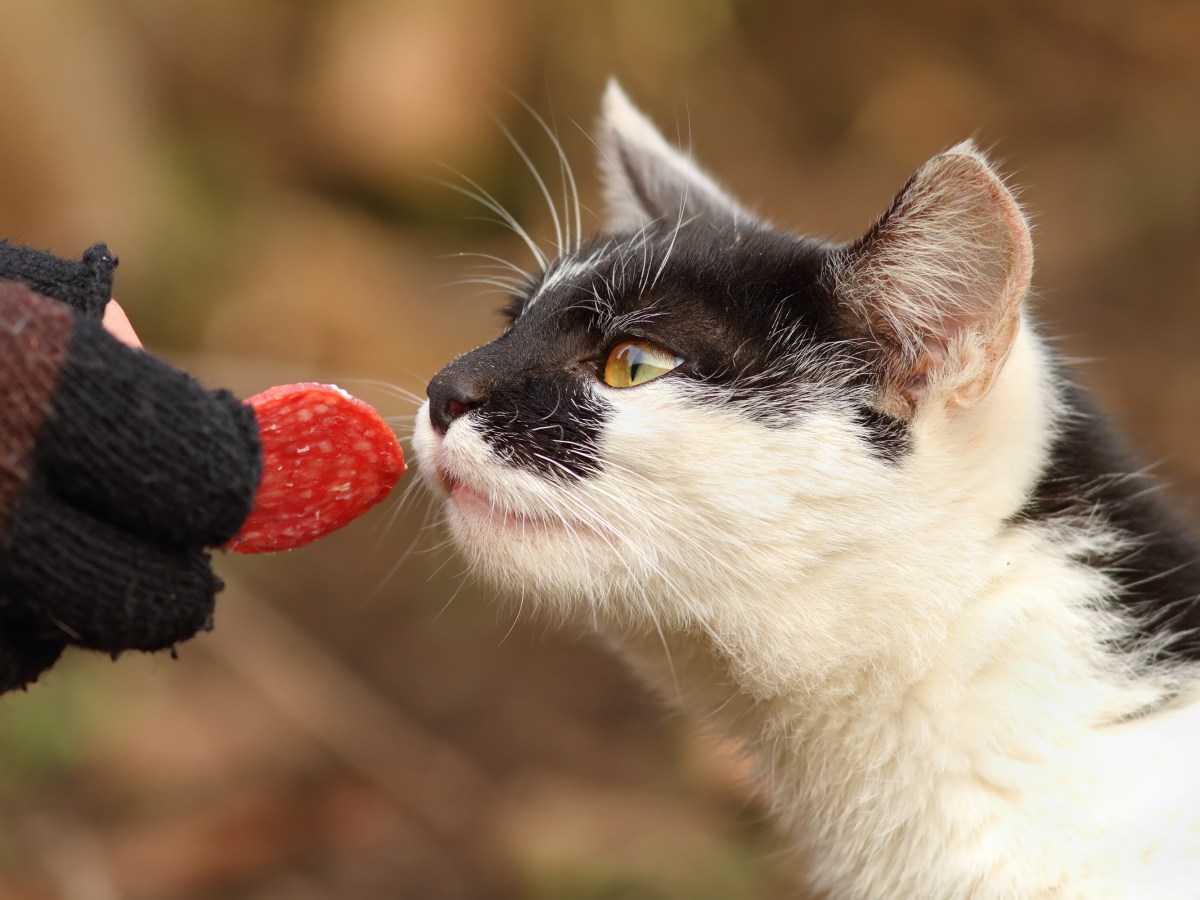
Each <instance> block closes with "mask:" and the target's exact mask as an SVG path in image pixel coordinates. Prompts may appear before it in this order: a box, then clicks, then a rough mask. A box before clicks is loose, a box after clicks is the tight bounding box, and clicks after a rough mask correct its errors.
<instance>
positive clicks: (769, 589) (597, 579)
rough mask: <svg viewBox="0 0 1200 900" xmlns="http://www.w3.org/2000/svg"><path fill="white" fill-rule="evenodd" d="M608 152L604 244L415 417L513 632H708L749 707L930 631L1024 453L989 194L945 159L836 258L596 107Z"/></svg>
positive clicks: (1024, 413)
mask: <svg viewBox="0 0 1200 900" xmlns="http://www.w3.org/2000/svg"><path fill="white" fill-rule="evenodd" d="M601 129H602V133H601V141H600V145H601V164H602V168H603V175H604V179H605V189H606V195H607V199H608V203H609V209H610V229H609V231H608V233H605V234H602V235H600V236H598V237H595V238H593V239H591V240H588V241H586V242H582V243H581V244H580V245H579V246H577V247H573V248H571V250H570V251H569V252H567V253H565V254H563V255H562V256H560V257H559V258H557V259H555V260H552V261H551V262H550V263H549V264H548V265H547V266H546V267H545V269H544V270H543V271H541V272H538V273H536V274H535V275H533V276H531V278H530V281H529V284H528V287H527V288H526V289H525V290H524V291H523V292H522V293H521V294H520V295H519V296H517V297H514V298H513V301H512V304H511V307H510V311H509V315H510V319H511V324H510V325H509V326H508V328H507V329H506V330H505V331H504V333H503V334H502V335H501V336H500V337H498V338H497V339H496V340H494V341H492V342H491V343H489V344H486V345H484V346H482V347H480V348H478V349H476V350H473V351H471V352H469V353H466V354H464V355H463V356H460V357H459V358H457V359H455V360H454V361H453V362H451V363H450V364H449V365H447V366H446V367H445V368H444V369H443V370H442V371H441V372H439V373H438V374H437V376H436V377H435V378H434V379H433V381H432V382H431V383H430V385H429V390H428V394H429V400H428V402H427V403H426V404H425V405H424V406H423V407H422V409H421V411H420V413H419V415H418V422H417V431H416V438H417V440H416V446H417V452H418V455H419V459H420V462H421V469H422V474H423V476H424V477H425V479H426V480H427V481H428V483H429V484H430V485H431V486H432V487H433V488H434V489H435V490H436V491H437V492H439V493H440V494H442V495H444V496H445V498H446V499H445V510H446V518H447V521H448V525H449V528H450V530H451V532H452V533H453V536H454V538H455V541H456V543H457V545H458V547H459V548H460V549H461V551H462V552H463V553H464V554H465V555H466V557H467V558H468V559H469V560H470V562H471V563H472V565H473V567H474V569H475V570H476V571H477V572H478V573H479V574H481V575H483V576H485V577H487V578H488V579H490V580H492V581H494V582H496V583H498V584H500V585H501V586H503V587H505V588H507V589H508V590H509V592H510V593H511V594H513V595H514V596H516V597H520V598H523V599H524V600H525V601H526V604H525V605H526V607H529V606H536V607H538V608H540V609H542V610H547V611H550V612H552V613H556V614H562V615H565V616H575V617H579V616H582V617H584V618H585V619H587V618H591V619H594V620H595V621H597V622H599V623H601V624H603V625H605V626H606V627H608V628H610V629H612V628H616V629H622V628H625V629H633V630H638V629H649V630H652V631H653V630H658V631H670V632H672V633H686V634H697V635H703V636H705V638H706V639H708V640H709V641H711V642H712V644H713V646H715V647H717V648H718V652H720V653H722V654H725V655H726V656H727V657H728V660H729V662H730V666H731V669H732V671H733V672H734V675H735V677H737V678H739V679H744V681H745V682H746V684H747V686H748V687H749V688H750V689H751V690H754V691H756V692H759V693H763V694H769V693H771V692H772V691H774V690H777V689H781V688H782V687H783V686H784V685H785V684H787V683H794V682H795V680H796V679H797V678H804V679H811V678H819V677H821V675H822V674H823V673H827V672H829V671H832V670H833V669H835V668H840V667H843V666H845V665H852V664H856V663H854V662H853V661H855V660H857V661H858V663H862V662H863V661H865V660H867V659H870V658H871V654H872V653H873V652H875V651H876V650H877V649H878V648H879V646H880V642H881V641H882V640H885V639H886V635H889V634H890V635H894V634H895V633H897V632H899V631H904V630H906V629H907V630H909V631H912V630H914V629H917V630H920V629H922V628H924V629H926V630H931V629H932V630H936V629H938V628H941V627H944V621H943V620H944V618H945V610H943V609H941V607H940V605H939V604H941V603H943V598H941V597H940V596H938V593H939V592H938V588H937V585H938V584H939V582H938V580H937V578H936V577H935V576H936V575H937V569H938V566H942V565H945V564H948V563H950V562H951V560H949V559H947V558H946V557H947V554H948V553H955V552H957V551H955V550H954V544H955V540H961V541H962V542H963V546H962V547H961V548H959V549H960V550H961V552H962V553H966V554H968V555H969V553H970V546H971V542H972V541H973V540H975V539H976V537H977V536H976V535H975V534H974V533H973V532H972V531H971V529H972V528H974V527H975V524H976V523H982V524H981V525H980V527H982V528H984V529H987V528H992V529H994V527H995V524H996V523H998V522H1000V521H1001V520H1002V519H1003V518H1004V517H1005V516H1008V515H1011V514H1012V513H1014V512H1016V510H1017V508H1018V507H1019V505H1020V502H1021V499H1022V497H1023V493H1022V492H1023V491H1024V490H1025V489H1026V488H1027V486H1028V485H1027V484H1026V482H1027V481H1028V474H1029V473H1030V472H1032V471H1033V470H1034V469H1035V468H1036V465H1037V461H1038V459H1039V458H1040V457H1039V454H1040V453H1041V452H1042V450H1043V447H1042V443H1044V442H1040V437H1039V435H1040V434H1041V432H1042V431H1044V430H1045V422H1044V416H1043V413H1042V411H1041V410H1038V409H1027V408H1026V407H1027V406H1029V405H1030V402H1031V401H1032V402H1033V405H1034V406H1036V405H1037V403H1036V400H1037V398H1036V396H1034V395H1035V394H1036V392H1037V390H1038V384H1039V383H1040V382H1039V379H1040V377H1041V376H1040V371H1041V369H1040V367H1039V364H1038V363H1037V361H1036V359H1034V357H1036V356H1037V355H1038V351H1037V350H1036V347H1035V346H1033V345H1032V343H1031V342H1030V341H1029V340H1027V339H1018V335H1019V333H1020V330H1021V328H1020V326H1021V301H1022V299H1023V297H1024V296H1025V293H1026V291H1027V289H1028V287H1029V278H1030V269H1031V264H1032V250H1031V245H1030V239H1029V231H1028V227H1027V225H1026V223H1025V219H1024V217H1023V216H1022V214H1021V212H1020V210H1019V208H1018V206H1017V204H1016V202H1015V201H1014V199H1013V197H1012V196H1011V194H1010V193H1009V191H1008V190H1006V189H1005V187H1004V185H1003V184H1002V182H1001V181H1000V179H999V178H998V177H997V176H996V174H995V173H994V172H993V170H992V168H991V167H990V166H989V165H988V163H987V161H986V160H985V159H984V157H983V156H982V155H981V154H980V153H979V152H978V151H977V150H976V149H975V148H974V147H973V146H971V145H970V144H962V145H959V146H957V147H954V148H953V149H951V150H949V151H947V152H946V153H943V154H941V155H939V156H937V157H934V158H933V159H932V160H930V161H929V162H928V163H926V164H925V165H924V166H923V167H921V168H920V169H919V170H918V171H917V173H916V174H915V175H914V176H913V177H912V178H911V179H910V180H909V182H908V183H907V184H906V185H905V186H904V188H903V189H902V190H901V191H900V193H899V195H898V196H897V197H896V199H895V200H894V202H893V203H892V205H891V206H890V208H889V209H888V210H887V211H886V212H885V213H884V214H883V216H882V217H881V218H880V219H879V220H878V221H877V222H876V223H875V224H874V225H873V226H871V227H870V228H869V229H868V230H867V231H866V233H865V234H864V235H863V236H862V237H861V238H860V239H858V240H857V241H854V242H852V243H850V244H844V245H837V244H831V243H828V242H825V241H820V240H813V239H810V238H805V237H799V236H795V235H792V234H789V233H786V232H783V231H780V230H778V229H776V228H774V227H772V226H771V225H769V224H767V223H766V222H764V221H762V220H761V219H759V218H756V217H755V216H753V215H751V214H750V213H748V212H747V211H746V210H745V209H744V208H743V207H742V205H741V204H739V203H738V202H737V201H735V200H733V199H732V198H730V197H729V196H727V195H726V194H725V193H724V191H722V189H720V188H719V187H718V186H717V185H716V184H715V183H714V182H713V181H712V180H711V179H710V178H709V177H708V176H707V175H705V174H704V173H703V172H701V171H700V170H698V169H697V168H696V166H695V165H694V164H693V163H692V161H691V160H690V159H689V158H688V157H686V156H685V155H683V154H682V153H680V152H679V151H678V150H676V149H674V148H673V147H671V146H670V145H669V144H668V143H667V142H666V141H665V140H664V139H663V137H662V136H661V135H660V134H659V132H658V131H656V130H655V129H654V127H653V126H652V125H651V124H650V123H649V122H648V121H647V120H646V118H645V117H644V116H643V115H642V114H641V113H639V112H638V111H637V110H636V109H634V107H633V106H632V105H631V104H630V103H629V101H628V100H627V99H626V97H625V95H624V94H623V93H622V92H621V91H620V89H619V88H618V87H617V86H616V85H615V84H613V85H610V87H609V89H608V91H607V93H606V95H605V98H604V104H603V115H602V122H601ZM1022 347H1024V348H1025V349H1024V350H1022V351H1018V350H1015V349H1014V348H1022ZM1010 357H1012V359H1011V360H1010ZM1018 357H1021V358H1020V359H1018ZM1006 360H1009V362H1008V363H1007V368H1008V369H1010V370H1012V369H1014V368H1015V369H1017V370H1019V372H1018V373H1017V374H1015V375H1012V376H1010V377H1008V378H1001V377H1000V376H1001V373H1002V372H1003V371H1005V368H1006ZM1008 382H1011V384H1010V385H1009V386H1008V387H1004V386H1003V384H1005V383H1008ZM1022 479H1024V480H1022ZM955 532H957V533H955ZM949 538H954V539H955V540H950V539H949ZM948 572H949V569H948ZM922 577H927V578H929V579H930V580H929V581H928V584H929V585H930V588H929V590H928V591H927V593H928V594H930V595H931V596H927V597H925V598H924V599H922V600H920V601H914V600H907V599H904V596H905V595H906V594H908V593H912V591H911V590H908V589H909V588H911V587H912V586H913V583H914V581H915V580H916V579H920V578H922ZM947 577H956V578H959V579H962V578H963V577H967V578H969V577H971V576H970V575H967V576H963V575H962V574H961V572H956V573H955V574H954V575H953V576H951V575H950V574H948V575H947ZM979 577H985V575H984V573H980V576H979ZM889 598H890V599H889ZM944 602H946V603H948V602H951V601H949V600H945V601H944ZM904 604H909V605H910V606H912V607H913V608H907V609H906V608H897V607H903V606H904ZM917 607H920V608H917Z"/></svg>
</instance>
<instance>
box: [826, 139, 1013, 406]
mask: <svg viewBox="0 0 1200 900" xmlns="http://www.w3.org/2000/svg"><path fill="white" fill-rule="evenodd" d="M1032 269H1033V245H1032V242H1031V240H1030V236H1029V226H1028V223H1027V222H1026V220H1025V217H1024V215H1023V214H1022V213H1021V209H1020V207H1019V206H1018V205H1017V202H1016V200H1015V199H1014V198H1013V196H1012V194H1011V193H1009V191H1008V189H1007V188H1006V187H1005V186H1004V184H1003V182H1002V181H1001V180H1000V178H999V176H997V175H996V173H995V172H994V171H993V170H992V168H991V166H990V165H988V162H987V160H986V159H984V157H983V155H982V154H981V153H979V151H977V150H976V149H975V148H974V146H972V145H971V144H970V143H965V144H960V145H958V146H956V147H954V148H952V149H951V150H949V151H947V152H946V153H943V154H941V155H940V156H937V157H934V158H933V159H932V160H930V161H929V162H928V163H926V164H925V165H924V166H922V167H921V169H919V170H918V171H917V173H916V174H915V175H914V176H913V177H912V178H911V179H910V180H909V182H908V184H907V185H905V187H904V188H903V189H902V190H901V191H900V193H899V194H898V195H897V197H896V199H895V200H894V201H893V202H892V205H891V207H890V208H889V209H888V211H887V212H886V213H884V214H883V216H882V217H881V218H880V219H879V221H878V222H876V223H875V225H874V226H873V227H872V228H871V229H870V230H869V231H868V232H867V233H866V234H865V235H863V237H862V238H860V239H859V240H858V241H856V242H855V243H854V244H852V245H850V246H849V247H847V248H846V249H844V250H843V251H841V252H840V253H839V255H838V258H837V262H836V265H835V266H834V268H833V278H834V289H835V291H836V292H837V295H838V298H839V300H840V301H841V302H842V304H843V306H844V308H845V311H846V314H847V315H848V316H849V317H850V319H851V321H852V323H853V325H854V326H855V327H857V329H859V330H860V331H861V332H863V333H864V334H865V335H866V336H867V338H868V339H869V340H871V341H873V342H874V343H875V344H876V345H877V347H878V348H879V350H880V361H881V364H882V373H881V374H882V380H883V385H884V389H883V393H882V396H881V398H880V400H881V404H882V405H883V406H884V407H885V408H888V409H889V411H891V412H894V413H897V414H902V415H910V414H911V413H912V412H913V411H914V410H915V409H916V408H917V406H918V405H920V404H921V403H922V402H925V401H926V400H927V399H931V398H932V397H934V396H938V397H940V398H942V399H943V401H944V402H946V403H948V404H951V405H954V406H960V407H963V406H971V405H973V404H975V403H977V402H979V400H981V399H982V398H983V397H984V396H985V395H986V394H987V392H988V390H989V389H990V388H991V385H992V383H993V382H994V380H995V377H996V375H997V374H998V373H999V372H1000V370H1001V369H1002V368H1003V366H1004V362H1005V360H1006V359H1007V357H1008V353H1009V350H1010V349H1011V348H1012V344H1013V341H1014V340H1015V338H1016V335H1017V331H1018V329H1019V326H1020V309H1021V301H1022V300H1023V299H1024V297H1025V294H1026V293H1027V292H1028V290H1029V280H1030V276H1031V274H1032Z"/></svg>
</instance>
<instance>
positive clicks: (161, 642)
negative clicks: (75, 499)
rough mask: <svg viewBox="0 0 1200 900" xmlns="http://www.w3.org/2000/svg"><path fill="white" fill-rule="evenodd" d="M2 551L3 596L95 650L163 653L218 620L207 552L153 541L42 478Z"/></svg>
mask: <svg viewBox="0 0 1200 900" xmlns="http://www.w3.org/2000/svg"><path fill="white" fill-rule="evenodd" d="M6 544H7V546H6V547H5V548H4V560H5V564H4V571H3V573H2V574H0V596H5V597H9V598H11V599H12V600H13V601H15V602H16V603H17V604H19V606H20V607H21V608H22V609H23V610H24V611H25V613H26V614H28V616H30V617H32V620H33V621H35V622H37V623H40V624H41V626H43V633H52V634H57V635H58V637H59V638H60V639H62V640H64V641H66V642H68V643H71V644H75V645H78V646H81V647H88V648H91V649H94V650H104V651H107V652H110V653H119V652H120V651H122V650H160V649H163V648H165V647H170V646H172V645H173V644H176V643H178V642H180V641H184V640H187V639H188V638H190V637H192V636H193V635H194V634H195V633H196V632H197V631H199V630H202V629H207V628H209V627H211V623H212V613H213V601H214V598H215V597H216V594H217V592H218V591H219V590H220V589H221V587H222V585H221V582H220V580H219V579H218V578H217V577H216V576H215V575H214V574H213V572H212V568H211V566H210V565H209V560H208V557H207V555H206V554H204V553H202V552H201V551H199V550H195V549H189V548H165V547H161V546H157V545H154V544H150V543H147V542H146V541H144V540H141V539H140V538H138V537H137V536H135V535H133V534H131V533H129V532H128V531H125V530H123V529H120V528H117V527H114V526H113V525H111V524H109V523H107V522H102V521H99V520H97V519H94V518H92V517H91V516H89V515H87V514H86V513H84V512H82V511H80V510H78V509H76V508H74V507H72V506H71V505H69V504H67V503H64V502H63V501H62V500H61V499H60V498H59V497H57V496H56V495H55V492H54V491H53V489H52V488H50V487H49V486H48V485H47V484H46V482H45V481H44V480H43V479H42V478H40V477H38V478H35V479H33V480H32V481H31V482H30V483H29V484H28V486H27V487H26V490H25V492H24V493H23V495H22V498H21V508H20V509H19V510H18V515H16V516H14V517H13V519H12V521H11V522H10V525H9V529H8V535H7V539H6Z"/></svg>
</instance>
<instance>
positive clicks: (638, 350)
mask: <svg viewBox="0 0 1200 900" xmlns="http://www.w3.org/2000/svg"><path fill="white" fill-rule="evenodd" d="M682 362H683V360H682V359H680V358H679V357H678V356H676V355H675V354H674V353H672V352H671V351H670V350H664V349H663V348H662V347H659V346H657V345H655V344H651V343H650V342H648V341H634V340H629V341H621V343H619V344H617V345H616V346H615V347H613V348H612V350H610V351H609V353H608V359H607V361H605V363H604V383H605V384H607V385H609V386H610V387H617V388H626V387H634V386H636V385H639V384H645V383H646V382H647V381H652V380H653V379H655V378H657V377H658V376H660V375H665V374H666V373H667V372H670V371H671V370H672V369H674V368H675V367H676V366H678V365H679V364H680V363H682Z"/></svg>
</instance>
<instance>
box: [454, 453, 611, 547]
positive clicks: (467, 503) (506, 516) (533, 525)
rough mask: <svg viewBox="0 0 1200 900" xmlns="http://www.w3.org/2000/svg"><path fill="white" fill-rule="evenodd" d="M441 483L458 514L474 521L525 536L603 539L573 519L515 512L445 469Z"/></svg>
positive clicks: (593, 530)
mask: <svg viewBox="0 0 1200 900" xmlns="http://www.w3.org/2000/svg"><path fill="white" fill-rule="evenodd" d="M438 480H439V481H440V482H441V485H442V488H443V489H444V490H445V491H446V493H447V494H448V495H449V498H450V502H451V503H452V504H453V506H454V508H455V510H456V511H457V512H458V514H459V515H462V516H465V517H468V518H470V519H473V520H476V521H483V522H486V523H488V524H490V525H492V526H493V527H496V528H503V529H506V530H513V531H519V532H521V533H522V534H547V533H567V534H576V535H592V536H595V537H599V534H598V533H597V531H596V529H595V528H592V527H591V526H588V525H585V524H584V523H582V522H580V521H578V520H575V519H572V518H567V517H564V516H560V515H553V516H552V515H533V514H530V513H524V512H519V511H515V510H513V509H511V508H509V507H507V506H505V505H503V504H501V503H499V502H497V501H496V499H495V498H493V497H491V496H489V495H488V494H486V493H484V492H483V491H481V490H479V489H478V488H476V487H473V486H472V485H470V484H468V483H467V482H466V481H463V480H462V479H460V478H456V477H455V476H453V475H451V474H450V473H448V472H446V471H445V470H444V469H439V471H438Z"/></svg>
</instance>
